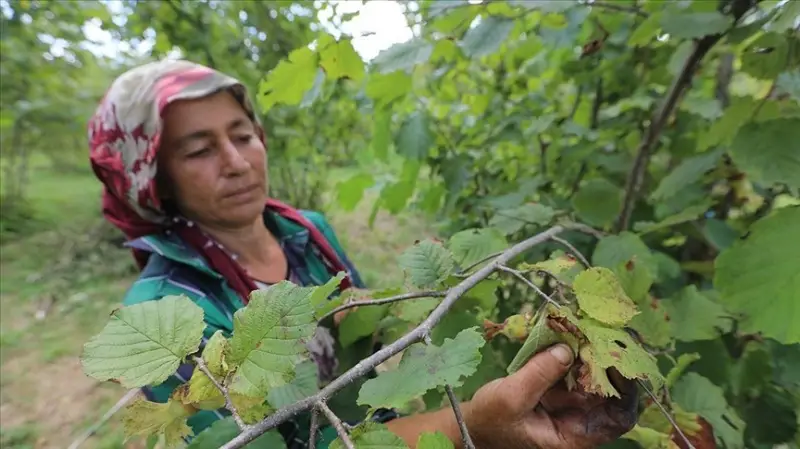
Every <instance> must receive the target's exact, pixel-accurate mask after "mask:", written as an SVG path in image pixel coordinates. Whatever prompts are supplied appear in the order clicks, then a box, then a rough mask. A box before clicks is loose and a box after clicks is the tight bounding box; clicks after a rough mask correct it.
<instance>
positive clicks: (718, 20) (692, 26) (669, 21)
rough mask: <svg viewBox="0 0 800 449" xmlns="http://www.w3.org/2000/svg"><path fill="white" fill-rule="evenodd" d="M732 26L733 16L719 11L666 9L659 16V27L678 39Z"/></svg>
mask: <svg viewBox="0 0 800 449" xmlns="http://www.w3.org/2000/svg"><path fill="white" fill-rule="evenodd" d="M731 26H733V18H732V17H729V16H726V15H723V14H721V13H719V12H716V11H715V12H692V13H689V12H673V11H666V12H664V14H663V16H662V17H661V28H662V29H663V30H664V32H665V33H669V34H670V35H671V36H674V37H676V38H679V39H697V38H701V37H703V36H707V35H709V34H719V33H723V32H725V31H726V30H727V29H728V28H730V27H731Z"/></svg>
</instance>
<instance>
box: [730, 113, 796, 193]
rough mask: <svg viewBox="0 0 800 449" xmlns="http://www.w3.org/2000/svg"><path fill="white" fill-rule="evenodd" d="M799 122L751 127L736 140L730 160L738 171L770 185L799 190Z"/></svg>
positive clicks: (780, 121) (771, 122) (770, 122)
mask: <svg viewBox="0 0 800 449" xmlns="http://www.w3.org/2000/svg"><path fill="white" fill-rule="evenodd" d="M795 142H800V118H796V117H794V118H779V119H775V120H768V121H765V122H761V123H748V124H746V125H744V126H742V127H741V128H739V132H738V133H737V134H736V137H735V138H734V139H733V143H732V144H731V148H730V151H729V153H730V156H731V158H732V159H733V162H734V163H735V164H736V166H737V167H739V168H741V169H742V170H744V171H745V172H747V174H748V175H750V176H751V177H753V178H755V179H757V180H759V181H762V182H764V183H767V184H771V183H785V184H788V185H789V186H791V187H795V188H800V151H797V145H796V143H795Z"/></svg>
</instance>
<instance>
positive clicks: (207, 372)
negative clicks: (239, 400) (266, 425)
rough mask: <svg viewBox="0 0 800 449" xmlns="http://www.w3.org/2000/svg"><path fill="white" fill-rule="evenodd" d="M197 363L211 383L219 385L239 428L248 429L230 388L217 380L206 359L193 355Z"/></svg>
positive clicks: (226, 404) (218, 388)
mask: <svg viewBox="0 0 800 449" xmlns="http://www.w3.org/2000/svg"><path fill="white" fill-rule="evenodd" d="M192 360H193V361H194V363H195V365H197V368H198V369H199V370H200V371H202V372H203V374H205V375H206V376H208V378H209V379H211V383H212V384H214V386H215V387H217V390H219V391H220V393H222V396H223V397H224V398H225V408H227V409H228V410H229V411H230V412H231V415H233V420H234V421H236V425H237V426H239V430H246V429H247V428H248V427H250V426H248V425H247V424H245V423H244V421H243V420H242V417H241V416H239V412H238V411H237V410H236V407H235V406H234V405H233V400H232V399H231V395H230V394H229V393H228V389H227V388H225V386H223V385H222V384H221V383H219V382H218V381H217V378H216V377H214V375H213V374H212V373H211V370H210V369H208V365H206V361H205V360H203V359H202V358H200V357H197V356H194V357H192Z"/></svg>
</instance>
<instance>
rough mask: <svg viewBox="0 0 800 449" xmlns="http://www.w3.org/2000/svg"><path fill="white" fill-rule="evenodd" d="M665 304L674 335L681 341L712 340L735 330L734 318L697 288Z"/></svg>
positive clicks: (689, 289)
mask: <svg viewBox="0 0 800 449" xmlns="http://www.w3.org/2000/svg"><path fill="white" fill-rule="evenodd" d="M663 304H664V306H665V307H666V308H667V311H668V313H669V316H670V326H671V328H672V335H673V336H674V337H675V338H676V339H678V340H681V341H698V340H711V339H714V338H718V337H719V336H720V335H722V334H724V333H727V332H729V331H730V330H731V329H732V327H733V317H732V316H731V315H730V314H729V313H727V312H726V311H725V309H724V308H723V307H722V306H721V305H719V304H717V303H716V302H714V301H712V300H711V299H709V298H708V296H706V295H704V294H702V293H701V292H699V291H697V287H695V286H694V285H689V286H687V287H685V288H684V289H683V290H682V291H681V292H680V293H679V294H678V295H677V296H675V297H673V298H670V299H668V300H665V301H664V302H663Z"/></svg>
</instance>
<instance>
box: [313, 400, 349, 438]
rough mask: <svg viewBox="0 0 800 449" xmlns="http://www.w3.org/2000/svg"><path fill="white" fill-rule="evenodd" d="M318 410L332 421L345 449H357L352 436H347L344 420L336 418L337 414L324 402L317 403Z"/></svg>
mask: <svg viewBox="0 0 800 449" xmlns="http://www.w3.org/2000/svg"><path fill="white" fill-rule="evenodd" d="M317 409H319V410H320V411H322V413H324V414H325V417H326V418H328V421H330V423H331V425H333V427H334V428H335V429H336V433H338V434H339V438H341V440H342V444H344V447H346V448H347V449H356V446H355V445H354V444H353V441H352V440H351V439H350V435H348V434H347V429H345V428H344V424H342V420H341V419H339V417H338V416H336V413H333V410H331V409H330V408H329V407H328V404H326V403H325V402H323V401H319V402H317Z"/></svg>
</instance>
